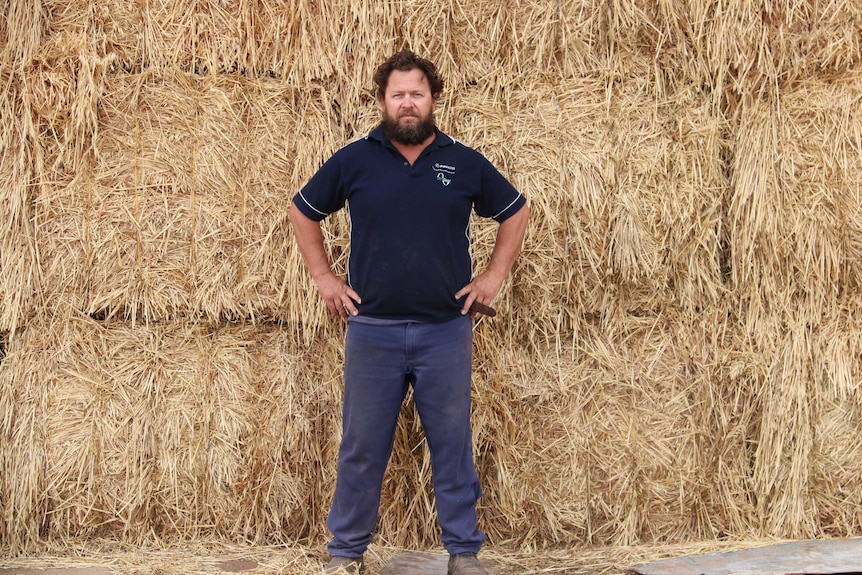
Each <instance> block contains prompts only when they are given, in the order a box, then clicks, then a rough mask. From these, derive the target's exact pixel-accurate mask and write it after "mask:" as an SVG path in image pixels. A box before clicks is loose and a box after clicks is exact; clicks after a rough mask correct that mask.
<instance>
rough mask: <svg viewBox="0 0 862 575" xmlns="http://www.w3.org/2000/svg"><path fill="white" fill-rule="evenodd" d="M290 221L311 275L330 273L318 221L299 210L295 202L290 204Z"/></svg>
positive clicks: (318, 275) (316, 276) (314, 276)
mask: <svg viewBox="0 0 862 575" xmlns="http://www.w3.org/2000/svg"><path fill="white" fill-rule="evenodd" d="M290 223H291V224H292V225H293V235H294V237H295V238H296V245H297V246H299V252H300V253H301V254H302V259H303V261H304V262H305V267H306V268H308V273H309V274H311V277H312V278H314V279H317V278H318V277H320V276H322V275H326V274H327V273H331V272H332V269H331V268H330V265H329V257H328V256H327V255H326V248H325V247H324V245H323V231H322V230H321V229H320V222H316V221H314V220H312V219H311V218H309V217H308V216H306V215H305V214H303V213H302V212H300V211H299V209H298V208H297V207H296V204H291V205H290Z"/></svg>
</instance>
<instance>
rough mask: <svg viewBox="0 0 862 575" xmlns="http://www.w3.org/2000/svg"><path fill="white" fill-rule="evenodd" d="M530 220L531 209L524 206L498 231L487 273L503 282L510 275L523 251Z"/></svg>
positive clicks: (501, 225)
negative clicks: (496, 276)
mask: <svg viewBox="0 0 862 575" xmlns="http://www.w3.org/2000/svg"><path fill="white" fill-rule="evenodd" d="M529 220H530V208H529V207H528V206H527V205H524V206H523V207H522V208H521V209H520V210H518V211H517V212H516V213H515V214H514V215H512V216H510V217H509V218H508V219H506V220H505V221H504V222H503V223H501V224H500V227H499V228H498V229H497V238H496V241H495V242H494V250H493V251H492V252H491V260H490V261H489V262H488V268H487V270H486V272H487V273H491V274H494V275H498V276H499V277H500V278H501V281H502V280H503V279H505V278H506V276H508V275H509V272H510V271H511V270H512V266H513V265H514V263H515V258H517V257H518V253H519V252H520V251H521V245H522V244H523V242H524V235H525V234H526V231H527V223H528V222H529Z"/></svg>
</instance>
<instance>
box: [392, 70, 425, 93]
mask: <svg viewBox="0 0 862 575" xmlns="http://www.w3.org/2000/svg"><path fill="white" fill-rule="evenodd" d="M416 86H422V87H425V88H430V84H429V83H428V78H426V77H425V73H424V72H422V70H420V69H419V68H413V69H411V70H393V71H392V73H391V74H390V75H389V81H388V82H387V83H386V90H387V91H389V90H392V89H394V88H399V89H403V88H407V87H411V88H415V87H416Z"/></svg>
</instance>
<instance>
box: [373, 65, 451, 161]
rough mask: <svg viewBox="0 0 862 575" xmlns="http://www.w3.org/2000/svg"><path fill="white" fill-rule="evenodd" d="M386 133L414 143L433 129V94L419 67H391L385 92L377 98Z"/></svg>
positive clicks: (396, 138) (401, 141) (424, 138)
mask: <svg viewBox="0 0 862 575" xmlns="http://www.w3.org/2000/svg"><path fill="white" fill-rule="evenodd" d="M379 102H380V108H381V110H382V112H383V130H384V132H385V133H386V136H387V137H388V138H389V139H390V140H393V141H395V142H398V143H400V144H405V145H408V146H409V145H418V144H421V143H423V142H424V141H425V140H427V139H428V137H429V136H431V134H433V133H434V109H435V108H436V107H437V98H435V97H433V96H432V94H431V87H430V86H429V85H428V79H427V78H426V77H425V74H424V73H423V72H422V70H419V69H418V68H414V69H413V70H407V71H402V70H393V71H392V73H391V74H390V75H389V82H388V83H387V85H386V93H385V94H384V96H383V98H380V99H379Z"/></svg>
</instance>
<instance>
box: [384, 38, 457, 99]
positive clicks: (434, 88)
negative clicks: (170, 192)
mask: <svg viewBox="0 0 862 575" xmlns="http://www.w3.org/2000/svg"><path fill="white" fill-rule="evenodd" d="M416 68H418V69H420V70H422V73H423V74H425V78H426V79H427V80H428V85H429V86H430V87H431V95H432V96H433V97H435V98H437V97H439V96H440V92H442V91H443V78H441V77H440V74H439V73H438V72H437V67H436V66H435V65H434V64H433V63H432V62H431V61H430V60H426V59H425V58H420V57H419V56H417V55H416V54H414V53H413V52H411V51H410V50H401V51H400V52H398V53H397V54H394V55H392V56H390V57H389V58H388V59H387V60H386V61H385V62H383V63H382V64H380V66H378V67H377V71H376V72H375V73H374V83H375V84H377V96H378V97H379V98H382V97H383V96H384V95H386V85H387V84H388V83H389V75H390V74H392V71H393V70H400V71H402V72H407V71H410V70H413V69H416Z"/></svg>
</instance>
